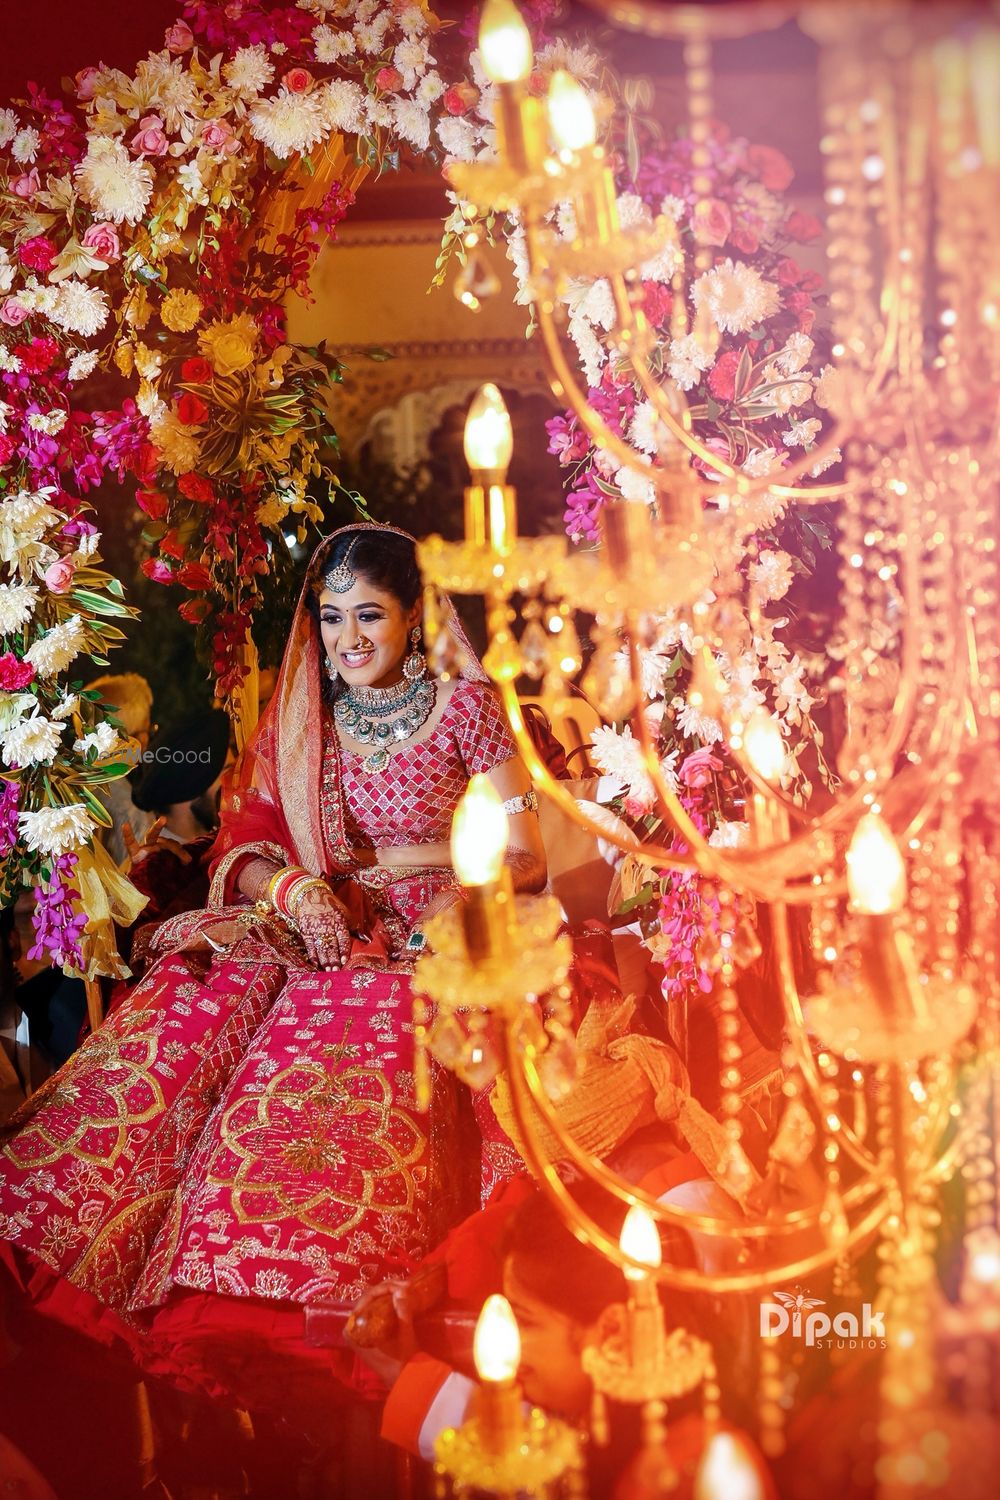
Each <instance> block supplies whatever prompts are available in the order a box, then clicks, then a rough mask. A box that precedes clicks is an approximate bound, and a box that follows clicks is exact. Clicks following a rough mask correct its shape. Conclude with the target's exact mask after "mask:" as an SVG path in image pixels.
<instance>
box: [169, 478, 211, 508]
mask: <svg viewBox="0 0 1000 1500" xmlns="http://www.w3.org/2000/svg"><path fill="white" fill-rule="evenodd" d="M177 488H178V489H179V490H180V492H181V494H182V495H183V496H184V497H185V498H186V499H187V500H197V502H198V504H199V505H211V503H212V501H213V500H214V499H215V491H214V489H213V488H212V486H211V484H210V483H209V481H208V480H207V479H206V478H205V477H204V476H203V475H201V474H182V475H181V477H180V479H178V481H177Z"/></svg>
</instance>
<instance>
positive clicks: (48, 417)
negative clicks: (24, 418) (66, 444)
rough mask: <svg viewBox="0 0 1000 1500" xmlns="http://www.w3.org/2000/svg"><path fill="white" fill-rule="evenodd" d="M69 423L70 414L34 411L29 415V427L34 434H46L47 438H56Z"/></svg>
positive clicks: (54, 411) (56, 411)
mask: <svg viewBox="0 0 1000 1500" xmlns="http://www.w3.org/2000/svg"><path fill="white" fill-rule="evenodd" d="M68 421H69V412H65V411H59V410H58V409H55V410H53V411H32V412H29V413H28V426H29V427H30V428H31V431H32V432H44V433H45V435H46V437H55V436H56V435H57V434H58V433H60V432H62V430H63V428H64V427H65V426H66V423H67V422H68Z"/></svg>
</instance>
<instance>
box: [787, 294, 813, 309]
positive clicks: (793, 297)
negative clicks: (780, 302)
mask: <svg viewBox="0 0 1000 1500" xmlns="http://www.w3.org/2000/svg"><path fill="white" fill-rule="evenodd" d="M785 306H786V307H787V308H788V310H789V312H805V310H806V308H807V307H812V298H811V297H810V295H809V293H808V292H789V293H788V295H787V297H786V298H785Z"/></svg>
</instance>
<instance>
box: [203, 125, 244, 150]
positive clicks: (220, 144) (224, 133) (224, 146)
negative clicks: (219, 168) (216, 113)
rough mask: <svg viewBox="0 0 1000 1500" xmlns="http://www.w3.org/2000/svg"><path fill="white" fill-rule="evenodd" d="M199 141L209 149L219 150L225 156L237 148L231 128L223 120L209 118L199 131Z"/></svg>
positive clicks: (236, 141)
mask: <svg viewBox="0 0 1000 1500" xmlns="http://www.w3.org/2000/svg"><path fill="white" fill-rule="evenodd" d="M201 142H202V145H203V146H207V147H208V149H209V150H210V151H221V152H222V153H223V154H224V155H225V156H231V155H232V154H233V152H234V151H237V150H238V149H239V141H238V140H237V139H236V137H235V136H234V134H233V128H232V126H231V125H229V124H228V123H227V121H225V120H209V121H208V123H207V124H206V125H205V128H204V129H203V130H202V132H201Z"/></svg>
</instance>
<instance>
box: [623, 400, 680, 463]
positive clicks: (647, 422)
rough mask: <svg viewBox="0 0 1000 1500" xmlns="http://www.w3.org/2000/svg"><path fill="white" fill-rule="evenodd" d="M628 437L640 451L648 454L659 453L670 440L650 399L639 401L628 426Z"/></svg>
mask: <svg viewBox="0 0 1000 1500" xmlns="http://www.w3.org/2000/svg"><path fill="white" fill-rule="evenodd" d="M629 438H630V439H631V442H632V446H633V447H634V448H638V450H639V452H640V453H650V454H652V453H659V452H660V450H661V448H664V447H665V446H666V444H667V443H668V442H669V441H670V431H669V429H668V428H667V426H666V423H665V422H663V421H661V419H660V417H658V416H657V413H656V407H655V406H654V405H653V403H652V401H640V402H639V404H638V406H637V407H636V409H635V415H634V416H633V418H632V426H631V427H630V428H629Z"/></svg>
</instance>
